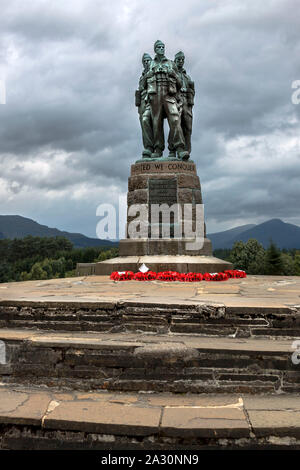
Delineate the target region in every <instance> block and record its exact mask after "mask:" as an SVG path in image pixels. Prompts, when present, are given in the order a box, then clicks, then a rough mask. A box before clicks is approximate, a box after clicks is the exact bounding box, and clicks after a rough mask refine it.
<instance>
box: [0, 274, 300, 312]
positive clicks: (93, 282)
mask: <svg viewBox="0 0 300 470" xmlns="http://www.w3.org/2000/svg"><path fill="white" fill-rule="evenodd" d="M4 301H20V302H22V303H24V302H30V301H31V302H43V303H46V302H47V303H48V302H49V303H50V304H51V303H53V302H63V303H65V302H69V303H74V304H78V303H87V304H91V303H95V302H100V303H106V308H109V307H110V308H113V305H114V304H115V303H116V302H139V303H140V302H142V303H147V302H148V303H150V304H151V303H152V304H174V303H179V304H181V305H182V304H184V305H194V304H207V303H212V302H213V303H218V304H220V305H225V306H227V307H230V306H232V307H244V308H246V307H247V308H248V307H251V306H252V307H253V308H263V307H264V308H271V307H277V308H286V307H295V306H298V307H299V308H300V276H248V277H247V278H246V279H229V280H228V281H226V282H205V281H202V282H200V283H196V282H195V283H181V282H163V281H152V282H138V281H127V282H114V281H111V280H110V279H109V277H108V276H88V277H84V276H82V277H74V278H65V279H50V280H46V281H26V282H11V283H6V284H4V283H2V284H0V304H1V302H4Z"/></svg>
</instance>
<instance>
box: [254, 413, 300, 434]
mask: <svg viewBox="0 0 300 470" xmlns="http://www.w3.org/2000/svg"><path fill="white" fill-rule="evenodd" d="M248 415H249V420H250V423H251V426H252V428H253V431H254V433H255V435H256V436H259V437H260V436H268V435H270V434H271V435H272V436H296V437H298V438H299V437H300V411H295V410H282V409H281V410H269V409H268V410H248Z"/></svg>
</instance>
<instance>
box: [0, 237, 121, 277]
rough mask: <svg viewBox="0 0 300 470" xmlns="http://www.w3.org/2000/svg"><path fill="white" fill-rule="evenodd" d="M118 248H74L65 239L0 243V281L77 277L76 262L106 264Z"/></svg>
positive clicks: (21, 240)
mask: <svg viewBox="0 0 300 470" xmlns="http://www.w3.org/2000/svg"><path fill="white" fill-rule="evenodd" d="M116 256H118V248H111V249H109V248H107V247H95V248H74V247H73V244H72V243H71V242H70V241H69V240H68V239H67V238H65V237H32V236H30V235H29V236H27V237H24V238H15V239H14V240H10V239H4V240H0V282H11V281H27V280H34V279H52V278H59V277H72V276H75V268H76V263H92V262H97V261H104V260H105V259H108V258H114V257H116Z"/></svg>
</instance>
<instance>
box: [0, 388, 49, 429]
mask: <svg viewBox="0 0 300 470" xmlns="http://www.w3.org/2000/svg"><path fill="white" fill-rule="evenodd" d="M50 401H51V398H50V396H49V395H48V394H47V393H45V392H44V393H31V394H28V393H22V392H15V391H12V390H5V389H3V390H1V389H0V423H2V424H3V423H11V424H26V425H35V426H38V425H41V422H42V418H43V416H44V415H45V413H46V411H47V407H48V405H49V403H50Z"/></svg>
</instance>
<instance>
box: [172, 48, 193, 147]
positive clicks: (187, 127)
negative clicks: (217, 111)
mask: <svg viewBox="0 0 300 470" xmlns="http://www.w3.org/2000/svg"><path fill="white" fill-rule="evenodd" d="M184 59H185V57H184V53H183V52H181V51H180V52H177V54H176V55H175V64H176V66H177V69H178V73H179V77H180V79H181V82H182V87H181V88H180V90H179V93H178V95H177V102H178V108H179V113H180V117H181V128H182V132H183V136H184V140H185V150H186V151H187V152H188V153H189V155H190V153H191V136H192V125H193V106H194V96H195V85H194V82H193V81H192V80H191V77H190V76H189V75H188V74H187V73H186V70H185V69H184V68H183V65H184ZM169 146H171V148H172V149H173V146H172V142H171V144H170V145H169Z"/></svg>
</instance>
